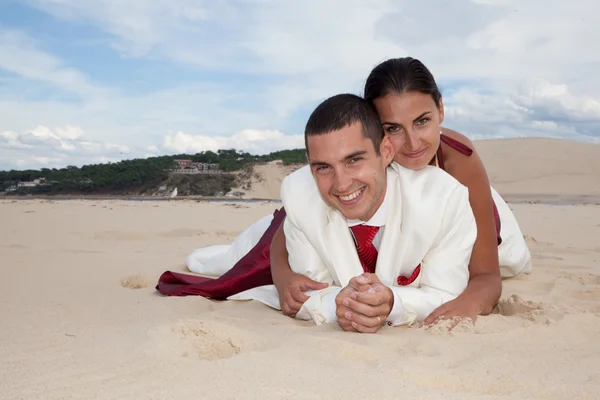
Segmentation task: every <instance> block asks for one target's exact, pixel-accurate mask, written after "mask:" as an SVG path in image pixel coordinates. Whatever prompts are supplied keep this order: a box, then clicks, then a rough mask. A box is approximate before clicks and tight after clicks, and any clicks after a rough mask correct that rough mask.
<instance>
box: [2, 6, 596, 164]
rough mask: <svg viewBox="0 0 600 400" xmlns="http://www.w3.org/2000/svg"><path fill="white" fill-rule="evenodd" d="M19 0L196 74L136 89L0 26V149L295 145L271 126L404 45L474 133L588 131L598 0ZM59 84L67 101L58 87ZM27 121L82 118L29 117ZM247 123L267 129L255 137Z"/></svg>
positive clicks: (295, 118) (344, 87)
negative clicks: (100, 77)
mask: <svg viewBox="0 0 600 400" xmlns="http://www.w3.org/2000/svg"><path fill="white" fill-rule="evenodd" d="M26 3H27V4H29V5H31V6H33V7H35V8H37V9H38V10H41V11H43V12H45V13H48V14H50V15H52V16H54V17H56V18H57V19H58V21H57V23H65V24H74V25H80V26H85V27H86V29H88V28H89V29H90V30H100V31H102V32H104V33H106V34H108V36H109V41H110V43H111V44H112V46H113V48H114V49H116V50H117V51H118V52H119V53H120V54H121V55H122V56H123V57H125V58H136V59H138V61H140V62H144V61H146V60H150V61H152V63H157V62H160V63H163V64H164V65H171V66H172V67H173V68H181V67H184V68H189V69H190V70H192V71H196V72H200V73H201V74H202V76H203V77H206V78H202V80H201V81H181V82H177V83H176V84H174V85H172V86H170V87H166V88H160V89H156V88H154V89H151V90H149V91H147V92H144V93H139V92H136V93H134V92H131V91H129V90H128V87H127V85H122V86H120V87H110V85H105V84H103V83H101V82H98V81H94V80H93V79H92V78H91V77H90V75H89V74H87V73H86V71H85V70H78V69H76V68H74V67H73V66H70V65H69V63H68V62H66V61H65V60H63V59H61V58H60V57H58V56H57V55H55V54H52V53H51V52H49V50H48V49H46V48H44V47H43V45H42V44H41V43H43V42H40V41H36V40H33V39H32V37H36V35H37V31H36V30H35V28H31V31H28V33H26V32H24V31H15V30H3V29H2V28H0V70H4V71H8V72H9V73H10V74H11V75H9V77H8V78H7V77H3V76H0V84H2V85H3V86H2V87H3V89H4V90H3V91H2V92H0V132H4V133H2V134H0V135H1V136H0V143H3V144H2V148H0V152H3V154H1V155H0V157H2V159H3V160H5V158H4V155H5V154H6V152H8V151H10V152H11V153H10V154H12V155H14V154H17V153H19V154H20V156H19V157H13V156H11V157H10V158H7V159H10V160H24V159H25V158H23V157H24V156H23V155H24V154H25V153H24V152H25V151H26V150H27V151H33V150H32V149H40V148H51V149H52V151H54V152H56V154H60V156H58V155H57V156H52V155H49V156H47V155H41V154H37V155H36V157H38V158H39V157H45V159H47V160H56V159H61V160H62V158H60V157H66V158H65V159H64V160H63V161H61V162H67V163H71V162H72V163H77V162H78V161H81V162H87V160H88V159H90V160H91V159H93V157H108V158H110V159H112V158H115V157H116V158H119V157H129V156H133V155H140V156H144V155H150V154H162V153H164V152H183V151H202V150H206V149H214V150H216V149H217V148H219V147H222V148H225V147H235V148H238V149H240V150H247V151H251V152H261V151H262V150H263V149H268V150H266V151H265V152H269V151H273V150H278V149H281V148H287V147H286V146H296V147H302V146H303V142H302V140H299V139H298V136H297V135H296V136H294V135H283V134H281V133H280V132H288V133H292V132H300V131H301V130H302V128H303V124H304V122H305V118H307V117H308V113H309V112H310V109H311V108H312V107H313V106H315V105H316V104H317V103H318V102H319V101H321V100H322V99H324V98H326V97H329V96H331V95H333V94H336V93H339V92H354V93H359V94H360V93H362V86H363V84H364V81H365V79H366V77H367V75H368V73H369V71H370V69H371V68H372V67H373V66H374V65H376V64H377V63H379V62H380V61H382V60H384V59H387V58H390V57H399V56H405V55H411V56H415V57H417V58H420V59H421V60H422V61H423V62H424V63H425V64H426V65H427V66H428V67H429V68H430V69H431V70H432V72H433V73H434V75H435V76H436V79H437V81H438V83H440V84H441V86H442V89H443V94H444V101H445V104H446V105H447V118H446V122H445V125H447V126H448V127H451V128H455V129H457V130H459V131H462V132H464V133H467V134H469V135H471V136H472V137H473V138H480V137H507V136H509V137H512V136H527V135H545V136H562V137H567V138H571V139H576V140H587V141H595V140H597V139H595V138H594V137H595V136H594V135H596V136H597V135H598V132H600V95H599V94H598V93H600V75H598V74H597V68H598V65H600V53H599V52H596V51H594V49H595V48H596V42H597V41H598V40H600V4H598V3H597V2H592V1H587V0H571V1H569V2H564V1H562V0H529V1H527V2H523V1H517V0H470V1H469V0H456V1H452V2H439V1H435V0H423V1H421V2H414V1H409V0H395V1H393V0H365V1H352V2H351V3H348V2H347V1H344V0H321V1H318V0H310V1H305V2H281V1H278V0H261V1H252V2H213V1H208V0H129V1H126V2H115V1H114V0H97V1H93V2H92V1H88V2H83V1H80V0H26ZM24 30H27V29H26V28H24ZM42 33H43V32H42ZM96 45H97V44H96ZM12 74H14V75H16V76H18V77H19V78H18V79H12ZM223 74H226V75H227V77H226V78H222V75H223ZM215 76H216V77H217V78H215V79H213V77H215ZM230 77H232V78H231V79H230ZM156 79H157V81H159V80H160V77H159V76H157V78H156ZM40 86H42V87H43V88H51V93H52V94H53V95H52V96H47V97H42V98H46V100H44V101H40V100H36V101H32V100H31V98H36V99H39V97H36V96H28V94H30V93H32V92H34V93H38V92H39V91H40V90H41V89H40ZM49 90H50V89H49ZM63 93H67V94H68V95H75V96H76V97H77V98H78V101H77V102H72V101H71V102H68V101H63V100H60V98H61V96H60V95H61V94H63ZM24 116H26V117H24ZM38 125H40V126H46V127H67V126H74V127H81V128H80V131H77V130H67V131H64V132H63V131H61V130H60V128H53V129H51V130H49V131H48V132H46V133H43V132H42V130H39V129H37V128H36V129H37V130H36V131H35V133H34V132H32V131H30V128H31V127H32V126H38ZM64 129H67V128H64ZM83 131H85V134H83ZM15 132H17V133H15ZM235 132H237V133H235ZM252 132H255V133H256V132H259V133H260V134H261V135H267V136H264V137H266V138H262V136H259V137H257V138H254V137H253V136H252ZM266 132H271V133H268V134H267V133H266ZM44 135H45V136H44ZM165 135H166V136H165ZM268 135H272V136H268ZM277 146H280V147H277ZM86 152H87V153H86ZM79 153H81V154H89V157H88V158H86V157H81V156H80V154H79ZM121 153H122V154H121ZM7 157H8V156H7ZM29 160H30V161H27V162H28V163H33V162H36V161H35V160H34V159H33V158H32V159H29ZM40 160H41V159H40ZM49 162H54V161H49ZM5 163H6V161H5ZM9 165H13V164H10V162H9Z"/></svg>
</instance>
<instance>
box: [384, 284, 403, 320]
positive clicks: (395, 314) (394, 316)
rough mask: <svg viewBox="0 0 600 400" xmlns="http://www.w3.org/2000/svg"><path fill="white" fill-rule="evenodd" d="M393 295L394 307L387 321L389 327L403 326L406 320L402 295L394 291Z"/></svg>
mask: <svg viewBox="0 0 600 400" xmlns="http://www.w3.org/2000/svg"><path fill="white" fill-rule="evenodd" d="M392 293H393V294H394V305H393V306H392V311H390V315H388V317H387V319H386V321H385V322H386V324H387V325H388V326H396V325H401V324H403V323H404V320H405V319H406V318H405V315H404V314H405V313H404V306H403V305H402V300H401V299H400V295H399V294H398V293H397V292H396V291H395V290H393V289H392Z"/></svg>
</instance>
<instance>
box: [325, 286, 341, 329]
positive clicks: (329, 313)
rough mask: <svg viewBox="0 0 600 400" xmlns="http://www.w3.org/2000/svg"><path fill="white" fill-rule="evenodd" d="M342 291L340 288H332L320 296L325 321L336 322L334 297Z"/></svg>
mask: <svg viewBox="0 0 600 400" xmlns="http://www.w3.org/2000/svg"><path fill="white" fill-rule="evenodd" d="M341 291H342V288H335V289H334V288H332V290H331V291H330V292H328V293H327V294H326V295H324V296H323V298H322V304H323V317H325V322H336V321H337V320H338V318H337V313H336V311H337V305H336V304H335V298H336V297H337V295H338V294H339V293H340V292H341Z"/></svg>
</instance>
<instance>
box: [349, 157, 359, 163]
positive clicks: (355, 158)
mask: <svg viewBox="0 0 600 400" xmlns="http://www.w3.org/2000/svg"><path fill="white" fill-rule="evenodd" d="M360 160H362V157H354V158H353V159H351V160H350V162H351V163H355V162H357V161H360Z"/></svg>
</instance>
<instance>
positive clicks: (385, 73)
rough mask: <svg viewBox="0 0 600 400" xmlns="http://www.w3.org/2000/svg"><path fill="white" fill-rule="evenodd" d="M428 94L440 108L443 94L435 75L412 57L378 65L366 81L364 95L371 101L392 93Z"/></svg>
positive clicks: (394, 59) (395, 59)
mask: <svg viewBox="0 0 600 400" xmlns="http://www.w3.org/2000/svg"><path fill="white" fill-rule="evenodd" d="M406 92H420V93H424V94H428V95H430V96H431V97H432V98H433V101H435V105H436V106H437V107H438V108H439V106H440V99H441V98H442V94H441V93H440V90H439V89H438V86H437V84H436V83H435V79H434V78H433V75H432V74H431V72H429V70H428V69H427V67H426V66H425V65H423V63H422V62H421V61H419V60H417V59H415V58H412V57H404V58H392V59H389V60H387V61H384V62H382V63H381V64H379V65H378V66H376V67H375V68H374V69H373V70H372V71H371V74H370V75H369V77H368V78H367V81H366V83H365V93H364V97H365V100H367V101H368V102H369V103H371V104H372V103H373V101H374V100H376V99H378V98H380V97H384V96H387V95H388V94H390V93H393V94H402V93H406Z"/></svg>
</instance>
